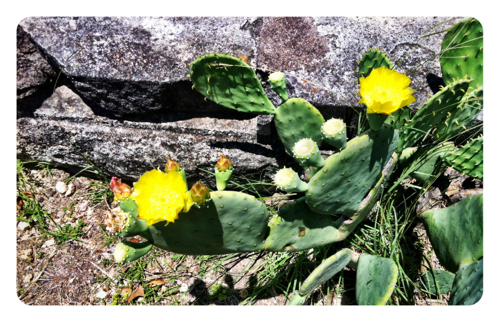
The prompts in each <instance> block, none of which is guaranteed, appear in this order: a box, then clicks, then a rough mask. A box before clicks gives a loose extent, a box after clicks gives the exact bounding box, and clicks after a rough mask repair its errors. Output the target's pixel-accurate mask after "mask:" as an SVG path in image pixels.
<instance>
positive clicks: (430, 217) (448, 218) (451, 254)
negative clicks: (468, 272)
mask: <svg viewBox="0 0 500 322" xmlns="http://www.w3.org/2000/svg"><path fill="white" fill-rule="evenodd" d="M421 219H422V221H423V223H424V226H425V230H426V231H427V234H428V235H429V239H430V241H431V244H432V247H433V248H434V251H435V252H436V256H437V258H438V259H439V262H440V263H441V265H443V266H444V267H445V268H446V269H447V270H449V271H451V272H456V271H457V270H458V268H459V266H460V265H468V264H471V263H473V262H475V261H476V260H478V259H480V258H481V257H483V195H482V194H477V195H473V196H470V197H467V198H465V199H463V200H461V201H459V202H457V203H456V204H454V205H452V206H450V207H447V208H443V209H434V210H428V211H426V212H424V213H423V214H422V215H421Z"/></svg>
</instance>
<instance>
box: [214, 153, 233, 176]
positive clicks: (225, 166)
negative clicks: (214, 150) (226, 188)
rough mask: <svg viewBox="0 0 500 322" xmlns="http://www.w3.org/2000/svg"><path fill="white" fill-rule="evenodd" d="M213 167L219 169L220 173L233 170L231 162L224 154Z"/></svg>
mask: <svg viewBox="0 0 500 322" xmlns="http://www.w3.org/2000/svg"><path fill="white" fill-rule="evenodd" d="M215 166H216V167H217V169H219V171H220V172H223V171H227V170H232V169H233V163H232V162H231V160H229V159H228V158H226V156H225V155H224V154H223V155H221V156H220V158H219V161H217V164H216V165H215Z"/></svg>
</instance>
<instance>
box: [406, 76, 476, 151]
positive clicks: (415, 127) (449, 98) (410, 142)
mask: <svg viewBox="0 0 500 322" xmlns="http://www.w3.org/2000/svg"><path fill="white" fill-rule="evenodd" d="M469 83H470V79H460V80H457V81H455V82H453V83H451V84H450V85H448V86H446V87H443V88H442V89H441V90H440V91H439V92H437V93H436V94H435V95H433V96H432V97H431V98H429V100H428V101H427V102H426V103H425V104H424V106H422V108H420V109H419V110H418V111H417V113H416V114H415V115H414V116H413V118H412V120H411V121H410V122H409V123H408V124H407V125H405V126H403V127H402V128H401V134H400V137H401V139H400V140H399V144H398V151H403V150H404V149H406V148H409V147H413V146H415V145H416V144H417V143H418V142H419V141H421V140H422V139H423V138H424V137H425V135H426V134H427V133H430V132H431V130H432V129H433V128H434V127H435V126H436V125H437V124H439V123H440V122H441V121H443V120H444V122H446V120H445V118H446V117H447V115H448V113H451V112H453V111H455V110H456V109H458V106H459V104H460V101H461V100H462V97H463V96H464V95H465V93H466V92H467V89H468V88H469Z"/></svg>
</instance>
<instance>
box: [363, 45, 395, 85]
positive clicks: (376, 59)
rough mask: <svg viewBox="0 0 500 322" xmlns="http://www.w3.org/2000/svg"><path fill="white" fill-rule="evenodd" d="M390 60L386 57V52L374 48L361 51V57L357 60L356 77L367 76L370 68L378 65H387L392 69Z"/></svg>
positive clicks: (370, 70)
mask: <svg viewBox="0 0 500 322" xmlns="http://www.w3.org/2000/svg"><path fill="white" fill-rule="evenodd" d="M392 66H393V64H392V62H391V60H390V59H389V57H387V54H386V53H384V52H382V51H381V50H379V49H378V48H376V49H375V50H371V49H370V50H369V51H368V52H366V53H363V57H362V58H361V59H360V61H359V70H358V79H359V78H361V77H368V76H369V75H370V73H371V72H372V70H374V69H376V68H379V67H387V69H392Z"/></svg>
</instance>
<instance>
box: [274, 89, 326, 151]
mask: <svg viewBox="0 0 500 322" xmlns="http://www.w3.org/2000/svg"><path fill="white" fill-rule="evenodd" d="M324 122H325V119H324V118H323V116H322V115H321V113H320V112H319V111H318V110H317V109H316V108H315V107H314V106H312V105H311V103H309V102H307V101H305V100H304V99H301V98H291V99H289V100H288V101H286V102H285V103H283V104H281V105H280V106H278V109H277V110H276V115H275V116H274V124H275V125H276V131H277V132H278V135H279V137H280V139H281V142H283V145H284V146H285V149H286V150H287V151H288V152H289V153H290V154H293V152H292V151H293V146H294V145H295V143H297V142H298V141H299V140H301V139H306V138H309V139H312V140H313V141H314V142H316V144H317V145H318V147H319V146H321V143H323V137H322V134H321V126H322V125H323V123H324Z"/></svg>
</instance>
